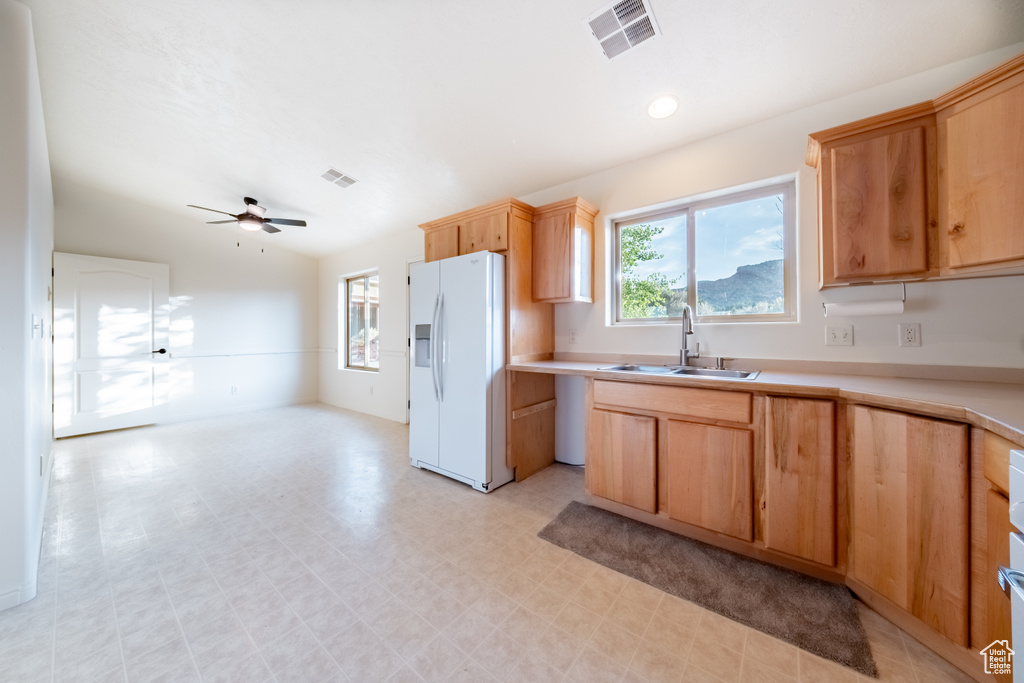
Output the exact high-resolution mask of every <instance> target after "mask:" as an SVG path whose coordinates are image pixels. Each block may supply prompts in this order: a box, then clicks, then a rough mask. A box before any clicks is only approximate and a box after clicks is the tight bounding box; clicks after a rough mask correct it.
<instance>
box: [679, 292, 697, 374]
mask: <svg viewBox="0 0 1024 683" xmlns="http://www.w3.org/2000/svg"><path fill="white" fill-rule="evenodd" d="M691 334H693V310H691V309H690V305H689V304H683V343H682V345H681V346H680V347H679V364H680V365H689V364H690V359H691V358H700V342H697V348H696V350H694V351H691V350H690V349H689V348H687V345H686V338H687V337H688V336H689V335H691Z"/></svg>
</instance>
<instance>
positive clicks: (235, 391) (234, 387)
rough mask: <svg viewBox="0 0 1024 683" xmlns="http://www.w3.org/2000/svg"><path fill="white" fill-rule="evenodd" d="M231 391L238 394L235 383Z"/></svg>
mask: <svg viewBox="0 0 1024 683" xmlns="http://www.w3.org/2000/svg"><path fill="white" fill-rule="evenodd" d="M231 393H232V394H237V393H238V387H236V386H235V385H234V384H232V385H231Z"/></svg>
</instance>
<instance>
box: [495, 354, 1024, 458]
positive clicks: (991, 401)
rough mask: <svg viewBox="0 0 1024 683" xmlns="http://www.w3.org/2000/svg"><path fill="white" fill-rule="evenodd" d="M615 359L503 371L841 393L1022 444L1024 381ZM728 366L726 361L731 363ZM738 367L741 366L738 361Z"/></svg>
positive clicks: (831, 395)
mask: <svg viewBox="0 0 1024 683" xmlns="http://www.w3.org/2000/svg"><path fill="white" fill-rule="evenodd" d="M618 362H619V361H615V360H610V361H606V362H602V363H597V362H582V361H565V360H545V361H529V362H516V363H510V364H509V365H507V366H506V368H507V369H508V370H512V371H515V372H537V373H548V374H558V375H580V376H585V377H592V378H595V379H609V380H619V381H630V382H643V383H650V384H673V385H678V386H692V387H701V388H705V389H711V388H718V389H727V390H729V391H743V390H747V391H752V392H755V393H764V394H773V393H781V394H786V395H789V396H805V397H808V398H834V399H836V398H840V399H845V400H847V401H850V402H855V403H864V404H870V405H875V406H879V407H883V408H892V409H895V410H905V411H908V412H914V413H920V414H924V415H930V416H932V417H938V418H943V419H948V420H956V421H960V422H968V423H971V424H973V425H976V426H978V427H981V428H983V429H987V430H989V431H992V432H995V433H996V434H999V435H1000V436H1002V437H1004V438H1006V439H1010V440H1011V441H1014V442H1016V443H1018V444H1024V385H1022V384H1004V383H999V382H971V381H958V380H941V379H916V378H903V377H883V376H870V375H859V374H841V373H828V372H821V371H815V372H794V371H788V370H787V371H785V372H781V371H777V370H762V371H761V372H760V373H759V374H758V375H757V377H755V378H754V379H752V380H749V379H719V378H709V377H695V376H682V375H656V374H651V375H648V374H642V373H637V372H619V371H613V370H602V369H601V368H603V367H608V366H609V365H615V364H616V363H618ZM730 367H731V366H730ZM738 367H740V368H742V369H748V368H743V367H742V366H738Z"/></svg>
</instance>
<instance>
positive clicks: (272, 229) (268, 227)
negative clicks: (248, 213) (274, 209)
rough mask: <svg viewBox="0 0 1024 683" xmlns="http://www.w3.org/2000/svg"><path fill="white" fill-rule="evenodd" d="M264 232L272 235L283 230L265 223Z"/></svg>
mask: <svg viewBox="0 0 1024 683" xmlns="http://www.w3.org/2000/svg"><path fill="white" fill-rule="evenodd" d="M263 232H269V233H270V234H274V233H275V232H281V230H280V228H275V227H274V226H273V225H269V224H267V223H264V224H263Z"/></svg>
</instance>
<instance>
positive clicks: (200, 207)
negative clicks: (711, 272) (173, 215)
mask: <svg viewBox="0 0 1024 683" xmlns="http://www.w3.org/2000/svg"><path fill="white" fill-rule="evenodd" d="M186 206H190V207H192V208H193V209H202V210H203V211H213V212H214V213H222V214H224V215H225V216H231V217H232V218H238V216H235V214H233V213H228V212H227V211H218V210H217V209H208V208H206V207H205V206H196V205H195V204H186Z"/></svg>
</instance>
